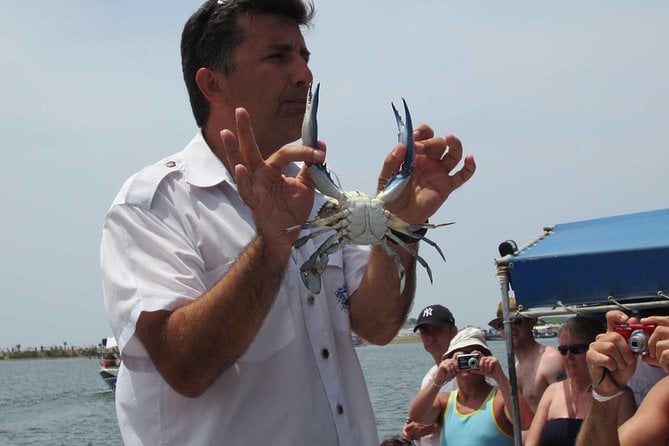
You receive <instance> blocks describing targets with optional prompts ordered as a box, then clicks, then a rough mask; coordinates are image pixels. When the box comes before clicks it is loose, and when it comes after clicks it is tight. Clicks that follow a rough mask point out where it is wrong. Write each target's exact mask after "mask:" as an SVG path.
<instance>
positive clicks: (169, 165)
mask: <svg viewBox="0 0 669 446" xmlns="http://www.w3.org/2000/svg"><path fill="white" fill-rule="evenodd" d="M176 165H177V163H175V162H174V161H168V162H166V163H165V166H166V167H174V166H176Z"/></svg>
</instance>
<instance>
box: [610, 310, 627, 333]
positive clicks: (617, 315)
mask: <svg viewBox="0 0 669 446" xmlns="http://www.w3.org/2000/svg"><path fill="white" fill-rule="evenodd" d="M628 320H629V316H627V315H626V314H625V313H623V312H622V311H620V310H611V311H608V312H607V313H606V326H607V328H608V330H609V331H612V330H613V329H614V328H615V326H616V325H619V324H626V323H627V322H628Z"/></svg>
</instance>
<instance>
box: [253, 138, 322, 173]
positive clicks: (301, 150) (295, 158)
mask: <svg viewBox="0 0 669 446" xmlns="http://www.w3.org/2000/svg"><path fill="white" fill-rule="evenodd" d="M317 145H318V148H317V149H312V148H311V147H308V146H301V145H293V146H283V147H282V148H280V149H279V150H277V151H276V152H274V153H273V154H271V155H270V156H269V158H267V161H266V163H267V164H268V165H269V166H271V167H273V168H275V169H277V170H279V171H283V170H284V169H285V168H286V166H287V165H288V164H290V163H294V162H305V163H309V164H312V163H322V162H324V161H325V144H324V143H323V142H321V141H318V144H317Z"/></svg>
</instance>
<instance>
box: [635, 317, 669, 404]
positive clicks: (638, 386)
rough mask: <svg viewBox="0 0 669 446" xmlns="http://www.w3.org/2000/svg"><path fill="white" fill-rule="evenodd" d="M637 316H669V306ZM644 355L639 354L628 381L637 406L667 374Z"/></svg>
mask: <svg viewBox="0 0 669 446" xmlns="http://www.w3.org/2000/svg"><path fill="white" fill-rule="evenodd" d="M635 316H636V317H637V318H644V317H649V316H669V307H660V308H654V309H647V310H641V311H639V312H638V313H636V314H635ZM643 358H644V355H637V362H636V370H635V371H634V375H632V377H631V378H630V380H629V381H628V382H627V387H629V388H630V389H632V391H633V392H634V400H635V401H636V405H637V407H638V406H640V405H641V401H643V399H644V398H645V397H646V395H648V392H650V389H652V388H653V386H654V385H655V384H656V383H657V382H658V381H659V380H661V379H662V378H664V377H665V376H667V372H665V371H664V370H663V369H662V367H660V366H659V365H657V364H649V363H647V362H645V361H644V360H643Z"/></svg>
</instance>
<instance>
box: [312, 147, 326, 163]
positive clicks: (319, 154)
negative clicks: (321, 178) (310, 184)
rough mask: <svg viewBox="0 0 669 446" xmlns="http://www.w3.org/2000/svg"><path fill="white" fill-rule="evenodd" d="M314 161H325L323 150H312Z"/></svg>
mask: <svg viewBox="0 0 669 446" xmlns="http://www.w3.org/2000/svg"><path fill="white" fill-rule="evenodd" d="M314 161H316V162H317V163H322V162H323V161H325V152H323V151H322V150H314Z"/></svg>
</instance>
